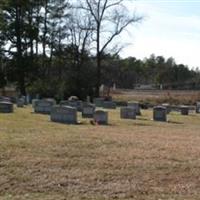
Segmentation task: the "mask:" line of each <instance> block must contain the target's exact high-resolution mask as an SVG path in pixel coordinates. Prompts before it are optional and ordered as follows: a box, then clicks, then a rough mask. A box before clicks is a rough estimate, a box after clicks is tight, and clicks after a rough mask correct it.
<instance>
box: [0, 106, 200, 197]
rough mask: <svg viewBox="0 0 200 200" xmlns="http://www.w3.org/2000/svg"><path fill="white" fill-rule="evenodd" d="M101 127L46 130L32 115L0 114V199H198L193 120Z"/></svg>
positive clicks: (197, 130)
mask: <svg viewBox="0 0 200 200" xmlns="http://www.w3.org/2000/svg"><path fill="white" fill-rule="evenodd" d="M142 114H143V115H142V116H141V117H139V118H138V119H137V120H135V121H132V120H120V118H119V110H114V111H109V123H110V124H109V125H108V126H92V125H91V124H90V123H89V121H87V120H82V119H81V117H79V119H80V120H81V121H83V123H82V124H81V125H64V124H57V123H52V122H50V120H49V116H48V115H40V114H34V113H32V109H31V107H27V108H21V109H15V113H14V114H0V199H1V200H8V199H19V200H25V199H26V200H27V199H28V200H33V199H34V200H35V199H41V200H49V199H51V200H55V199H56V200H57V199H58V200H60V199H63V200H64V199H70V200H78V199H83V200H87V199H90V200H104V199H120V200H131V199H135V200H164V199H168V200H193V199H194V200H195V199H196V200H197V199H200V115H197V114H195V113H192V114H190V116H181V115H180V114H179V113H172V114H170V115H169V122H168V123H160V122H153V121H152V120H151V118H152V111H151V110H146V111H142Z"/></svg>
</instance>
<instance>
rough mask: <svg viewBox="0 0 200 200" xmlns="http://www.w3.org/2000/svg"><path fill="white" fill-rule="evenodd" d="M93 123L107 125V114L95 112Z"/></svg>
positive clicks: (99, 111) (100, 111)
mask: <svg viewBox="0 0 200 200" xmlns="http://www.w3.org/2000/svg"><path fill="white" fill-rule="evenodd" d="M94 121H95V122H96V123H97V124H99V125H107V124H108V112H105V111H102V110H97V111H95V112H94Z"/></svg>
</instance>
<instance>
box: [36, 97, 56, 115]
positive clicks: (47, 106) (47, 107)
mask: <svg viewBox="0 0 200 200" xmlns="http://www.w3.org/2000/svg"><path fill="white" fill-rule="evenodd" d="M54 105H56V101H55V100H54V99H42V100H38V101H36V102H35V106H34V111H35V113H41V114H50V113H51V109H52V107H53V106H54Z"/></svg>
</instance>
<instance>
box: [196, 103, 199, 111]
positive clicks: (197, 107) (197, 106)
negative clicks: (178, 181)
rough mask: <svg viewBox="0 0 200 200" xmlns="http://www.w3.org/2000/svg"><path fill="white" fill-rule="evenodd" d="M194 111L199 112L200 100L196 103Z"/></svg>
mask: <svg viewBox="0 0 200 200" xmlns="http://www.w3.org/2000/svg"><path fill="white" fill-rule="evenodd" d="M196 113H200V102H197V104H196Z"/></svg>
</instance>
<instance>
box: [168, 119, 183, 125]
mask: <svg viewBox="0 0 200 200" xmlns="http://www.w3.org/2000/svg"><path fill="white" fill-rule="evenodd" d="M168 123H169V124H184V123H183V122H177V121H171V120H169V121H168Z"/></svg>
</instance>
